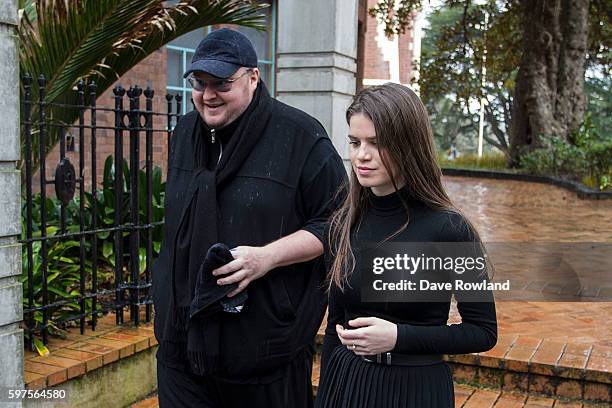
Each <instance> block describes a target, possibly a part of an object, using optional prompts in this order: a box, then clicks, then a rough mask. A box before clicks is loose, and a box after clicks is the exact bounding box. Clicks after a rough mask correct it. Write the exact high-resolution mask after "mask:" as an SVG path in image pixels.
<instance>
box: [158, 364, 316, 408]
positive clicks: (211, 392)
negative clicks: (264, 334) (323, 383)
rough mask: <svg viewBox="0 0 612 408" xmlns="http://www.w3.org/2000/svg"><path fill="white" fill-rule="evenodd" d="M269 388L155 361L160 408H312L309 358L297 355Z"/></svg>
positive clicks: (266, 385)
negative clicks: (196, 373) (233, 381)
mask: <svg viewBox="0 0 612 408" xmlns="http://www.w3.org/2000/svg"><path fill="white" fill-rule="evenodd" d="M281 370H284V374H283V376H282V377H281V378H280V379H279V380H277V381H275V382H272V383H270V384H234V383H230V382H225V381H221V380H218V379H215V378H211V377H202V376H198V375H195V374H191V373H187V372H184V371H181V370H177V369H175V368H172V367H169V366H167V365H165V364H163V363H162V362H160V361H159V360H157V390H158V397H159V406H160V408H190V407H202V408H234V407H235V408H238V407H248V408H259V407H262V408H289V407H291V408H312V406H313V395H312V383H311V376H312V357H311V356H307V357H306V356H303V355H300V356H299V357H298V358H296V359H295V360H293V361H292V362H291V363H289V364H288V365H287V366H286V367H285V368H281Z"/></svg>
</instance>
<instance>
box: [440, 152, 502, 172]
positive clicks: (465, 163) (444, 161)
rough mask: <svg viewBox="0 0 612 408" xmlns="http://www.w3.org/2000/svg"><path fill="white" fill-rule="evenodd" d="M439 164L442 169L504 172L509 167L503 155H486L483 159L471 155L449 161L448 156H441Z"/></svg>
mask: <svg viewBox="0 0 612 408" xmlns="http://www.w3.org/2000/svg"><path fill="white" fill-rule="evenodd" d="M438 162H439V163H440V166H441V167H454V168H467V169H490V170H502V169H506V167H507V158H506V156H505V155H504V154H503V153H485V154H483V155H482V157H478V155H477V154H474V153H469V154H463V155H461V156H458V157H457V158H455V159H449V158H448V157H447V156H446V155H444V154H440V155H439V156H438Z"/></svg>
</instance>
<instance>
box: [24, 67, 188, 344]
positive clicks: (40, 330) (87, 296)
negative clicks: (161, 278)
mask: <svg viewBox="0 0 612 408" xmlns="http://www.w3.org/2000/svg"><path fill="white" fill-rule="evenodd" d="M36 85H37V88H35V89H34V87H33V81H32V78H31V76H29V75H26V76H24V77H23V82H22V86H23V96H24V98H23V110H22V119H23V122H22V132H23V135H22V136H23V139H22V140H23V143H24V154H23V167H24V169H23V170H24V171H25V174H24V177H23V180H24V188H23V190H24V198H25V199H24V202H25V204H24V206H23V211H22V213H23V238H22V240H21V241H20V243H21V244H22V245H23V266H24V273H23V278H22V279H23V283H24V330H25V332H26V337H27V338H28V339H29V342H30V347H31V348H33V341H34V339H35V338H36V337H38V336H40V337H42V342H43V344H47V342H48V336H49V333H50V331H53V330H54V329H61V328H62V327H64V326H67V325H74V324H75V323H77V322H78V324H79V326H80V330H81V333H83V332H84V331H85V328H86V326H87V325H88V324H91V327H92V329H93V330H95V329H96V324H97V320H98V317H99V316H101V315H102V314H104V313H106V312H108V311H113V312H114V313H115V315H116V323H117V324H123V323H124V321H125V320H124V313H125V312H126V309H127V310H129V319H130V320H131V321H132V322H133V323H134V324H136V325H138V324H139V322H140V320H141V318H143V319H144V320H145V321H147V322H148V321H150V320H151V305H152V299H151V294H150V288H151V278H152V277H151V265H152V261H153V257H154V256H155V255H156V253H157V252H158V251H159V242H160V241H161V233H162V225H163V197H164V195H163V182H162V180H161V179H162V176H161V170H160V169H159V168H158V167H156V168H155V169H154V167H153V140H154V135H160V134H161V135H162V136H163V140H162V142H163V143H166V146H167V143H168V140H169V137H170V134H171V129H172V126H173V123H175V121H176V120H177V119H178V117H179V116H180V115H179V112H181V98H180V96H179V95H176V96H175V95H166V101H167V106H166V112H164V113H159V112H154V111H153V96H154V91H153V90H152V89H150V88H147V89H145V90H144V92H143V90H142V89H141V88H139V87H137V86H134V87H130V89H129V90H127V91H126V90H125V89H123V88H122V87H121V86H117V87H115V88H114V89H113V95H114V102H115V103H114V107H113V108H105V107H99V106H97V105H96V97H97V89H96V85H95V84H94V83H90V84H85V83H83V82H82V81H81V82H79V84H78V85H77V90H76V92H77V93H78V103H77V104H76V105H69V104H59V103H57V104H55V103H46V102H45V85H46V81H45V78H44V77H42V76H41V77H39V78H38V80H37V84H36ZM33 90H35V91H37V92H35V94H37V95H38V98H37V100H32V94H33V92H32V91H33ZM143 94H144V99H145V109H144V110H143V109H141V107H140V102H141V96H142V95H143ZM126 95H127V98H128V99H129V107H128V108H127V109H126V108H125V107H124V97H125V96H126ZM173 101H176V103H173ZM173 105H174V106H173ZM173 107H174V108H175V109H174V113H173V112H172V111H173ZM54 109H62V110H63V112H66V110H69V109H74V112H73V114H74V117H75V118H76V120H75V121H74V123H68V124H66V123H59V122H57V121H55V120H54V117H53V115H51V117H49V116H48V114H49V112H53V110H54ZM99 112H110V113H111V114H112V115H114V126H100V125H98V124H97V113H99ZM86 116H87V117H88V122H89V123H86V122H87V121H86ZM154 117H161V120H162V121H165V124H166V126H164V127H163V128H154ZM48 118H49V119H48ZM156 122H157V123H158V124H159V123H160V120H157V121H156ZM162 123H163V122H162ZM67 129H69V130H70V131H69V132H67V131H66V130H67ZM100 130H104V131H110V132H111V134H112V135H113V138H112V139H113V141H114V154H113V155H112V156H109V157H108V158H107V160H106V162H105V168H104V177H102V179H100V177H99V176H98V168H97V163H96V162H97V160H96V159H97V154H98V152H97V146H96V142H97V140H98V137H99V135H98V132H99V131H100ZM72 131H74V133H77V134H78V136H77V138H72V137H71V136H70V133H72ZM53 132H58V133H55V135H59V162H58V163H57V166H56V168H55V174H54V176H53V179H48V176H47V174H46V173H47V164H48V163H47V153H48V149H46V148H45V146H46V145H47V138H48V137H49V135H50V134H52V135H53ZM87 134H88V136H89V141H88V143H87V146H86V141H85V140H86V135H87ZM143 136H144V138H145V140H144V142H145V143H144V149H145V152H144V166H143V167H144V169H143V168H141V162H142V159H141V152H140V149H141V140H140V139H141V137H143ZM125 137H128V138H129V140H128V141H127V142H128V143H129V154H128V157H127V158H125V157H124V147H123V146H124V138H125ZM74 139H77V140H78V160H77V161H78V163H77V169H78V171H77V170H75V167H74V165H73V164H72V163H71V162H70V159H69V157H68V156H67V154H66V153H67V149H68V150H71V148H72V147H73V146H74V142H75V140H74ZM86 150H89V153H90V162H89V167H88V168H87V170H86ZM35 167H38V174H37V175H35V174H34V171H35ZM36 176H37V177H38V182H39V191H38V192H36V193H34V192H33V191H34V188H33V187H34V186H33V182H34V179H35V177H36ZM88 176H89V177H91V179H90V180H89V191H87V188H86V181H88V180H86V179H87V178H89V177H88ZM50 184H52V185H54V188H55V197H52V194H47V186H48V185H50ZM77 191H78V195H76V196H75V193H76V192H77ZM142 309H144V315H143V316H142V317H141V313H142V312H143V310H142ZM71 322H72V323H71Z"/></svg>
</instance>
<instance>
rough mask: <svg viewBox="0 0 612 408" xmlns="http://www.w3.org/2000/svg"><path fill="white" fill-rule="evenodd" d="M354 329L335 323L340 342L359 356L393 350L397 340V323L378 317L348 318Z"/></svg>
mask: <svg viewBox="0 0 612 408" xmlns="http://www.w3.org/2000/svg"><path fill="white" fill-rule="evenodd" d="M348 324H349V325H350V326H351V327H354V329H345V328H344V327H342V326H341V325H339V324H337V325H336V332H337V333H338V337H339V338H340V341H341V342H342V344H344V345H345V346H346V347H347V348H348V349H349V350H351V351H353V352H354V353H355V354H357V355H359V356H370V355H374V354H379V353H386V352H387V351H391V350H393V348H394V347H395V342H396V340H397V325H396V324H395V323H392V322H389V321H387V320H383V319H379V318H378V317H358V318H357V319H353V320H349V322H348Z"/></svg>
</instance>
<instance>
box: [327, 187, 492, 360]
mask: <svg viewBox="0 0 612 408" xmlns="http://www.w3.org/2000/svg"><path fill="white" fill-rule="evenodd" d="M401 191H402V194H403V195H402V197H404V199H405V202H406V203H407V205H408V207H409V217H410V222H409V224H408V226H407V227H406V229H405V230H404V231H402V232H401V233H400V234H399V235H397V236H396V237H395V238H393V239H391V240H390V242H470V241H473V240H474V238H473V234H472V233H471V230H470V227H469V225H468V224H467V222H466V220H465V219H464V218H463V217H462V216H461V215H459V214H457V213H451V212H447V211H441V210H433V209H430V208H428V207H427V206H426V205H425V204H424V203H422V202H420V201H419V200H417V199H415V198H412V197H411V196H409V195H408V194H407V193H406V189H403V190H401ZM368 207H369V208H368V209H367V210H366V212H365V214H364V216H363V218H362V221H361V223H360V225H359V227H358V229H357V230H356V231H353V233H352V234H351V237H352V238H351V242H352V247H353V252H354V254H355V260H356V262H357V265H356V267H355V270H354V272H353V274H352V275H351V277H350V278H349V283H350V287H346V288H345V290H344V293H343V292H341V291H340V290H339V289H337V288H335V287H334V288H333V289H332V290H331V292H330V299H329V313H328V318H327V328H326V330H325V339H324V344H323V353H322V359H321V363H322V372H323V370H324V369H325V365H326V363H327V361H328V360H329V357H330V355H331V352H332V351H333V350H334V348H336V347H337V346H338V345H341V343H340V340H339V339H338V336H337V334H336V324H341V325H343V326H344V327H346V328H350V326H348V323H347V322H348V321H349V320H351V319H355V318H357V317H370V316H373V317H378V318H381V319H384V320H388V321H391V322H394V323H396V324H397V329H398V330H397V341H396V344H395V348H394V349H393V350H391V351H392V352H395V353H403V354H462V353H471V352H480V351H484V350H488V349H491V348H492V347H493V346H494V345H495V343H496V341H497V320H496V314H495V304H494V303H493V301H492V299H493V295H492V294H491V298H490V299H491V302H479V303H476V302H465V301H462V297H463V294H462V293H460V292H459V293H454V295H455V298H456V299H457V307H458V310H459V313H460V315H461V318H462V323H460V324H454V325H447V320H448V314H449V310H450V298H449V299H448V302H436V303H433V302H430V303H423V302H421V303H410V302H403V303H365V302H361V279H360V272H359V270H360V268H359V262H360V256H359V251H360V246H361V245H363V244H364V243H367V242H370V243H373V242H381V241H383V240H384V239H385V238H386V237H388V236H390V235H392V234H393V233H394V232H396V231H397V230H398V229H399V228H400V227H401V226H402V225H403V224H404V223H405V222H406V219H407V217H408V214H407V212H406V209H405V207H404V206H403V205H402V201H401V199H400V196H399V193H397V192H395V193H393V194H390V195H387V196H381V197H377V196H375V195H374V194H371V193H370V198H369V206H368ZM326 250H327V248H326ZM449 296H450V295H449Z"/></svg>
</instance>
